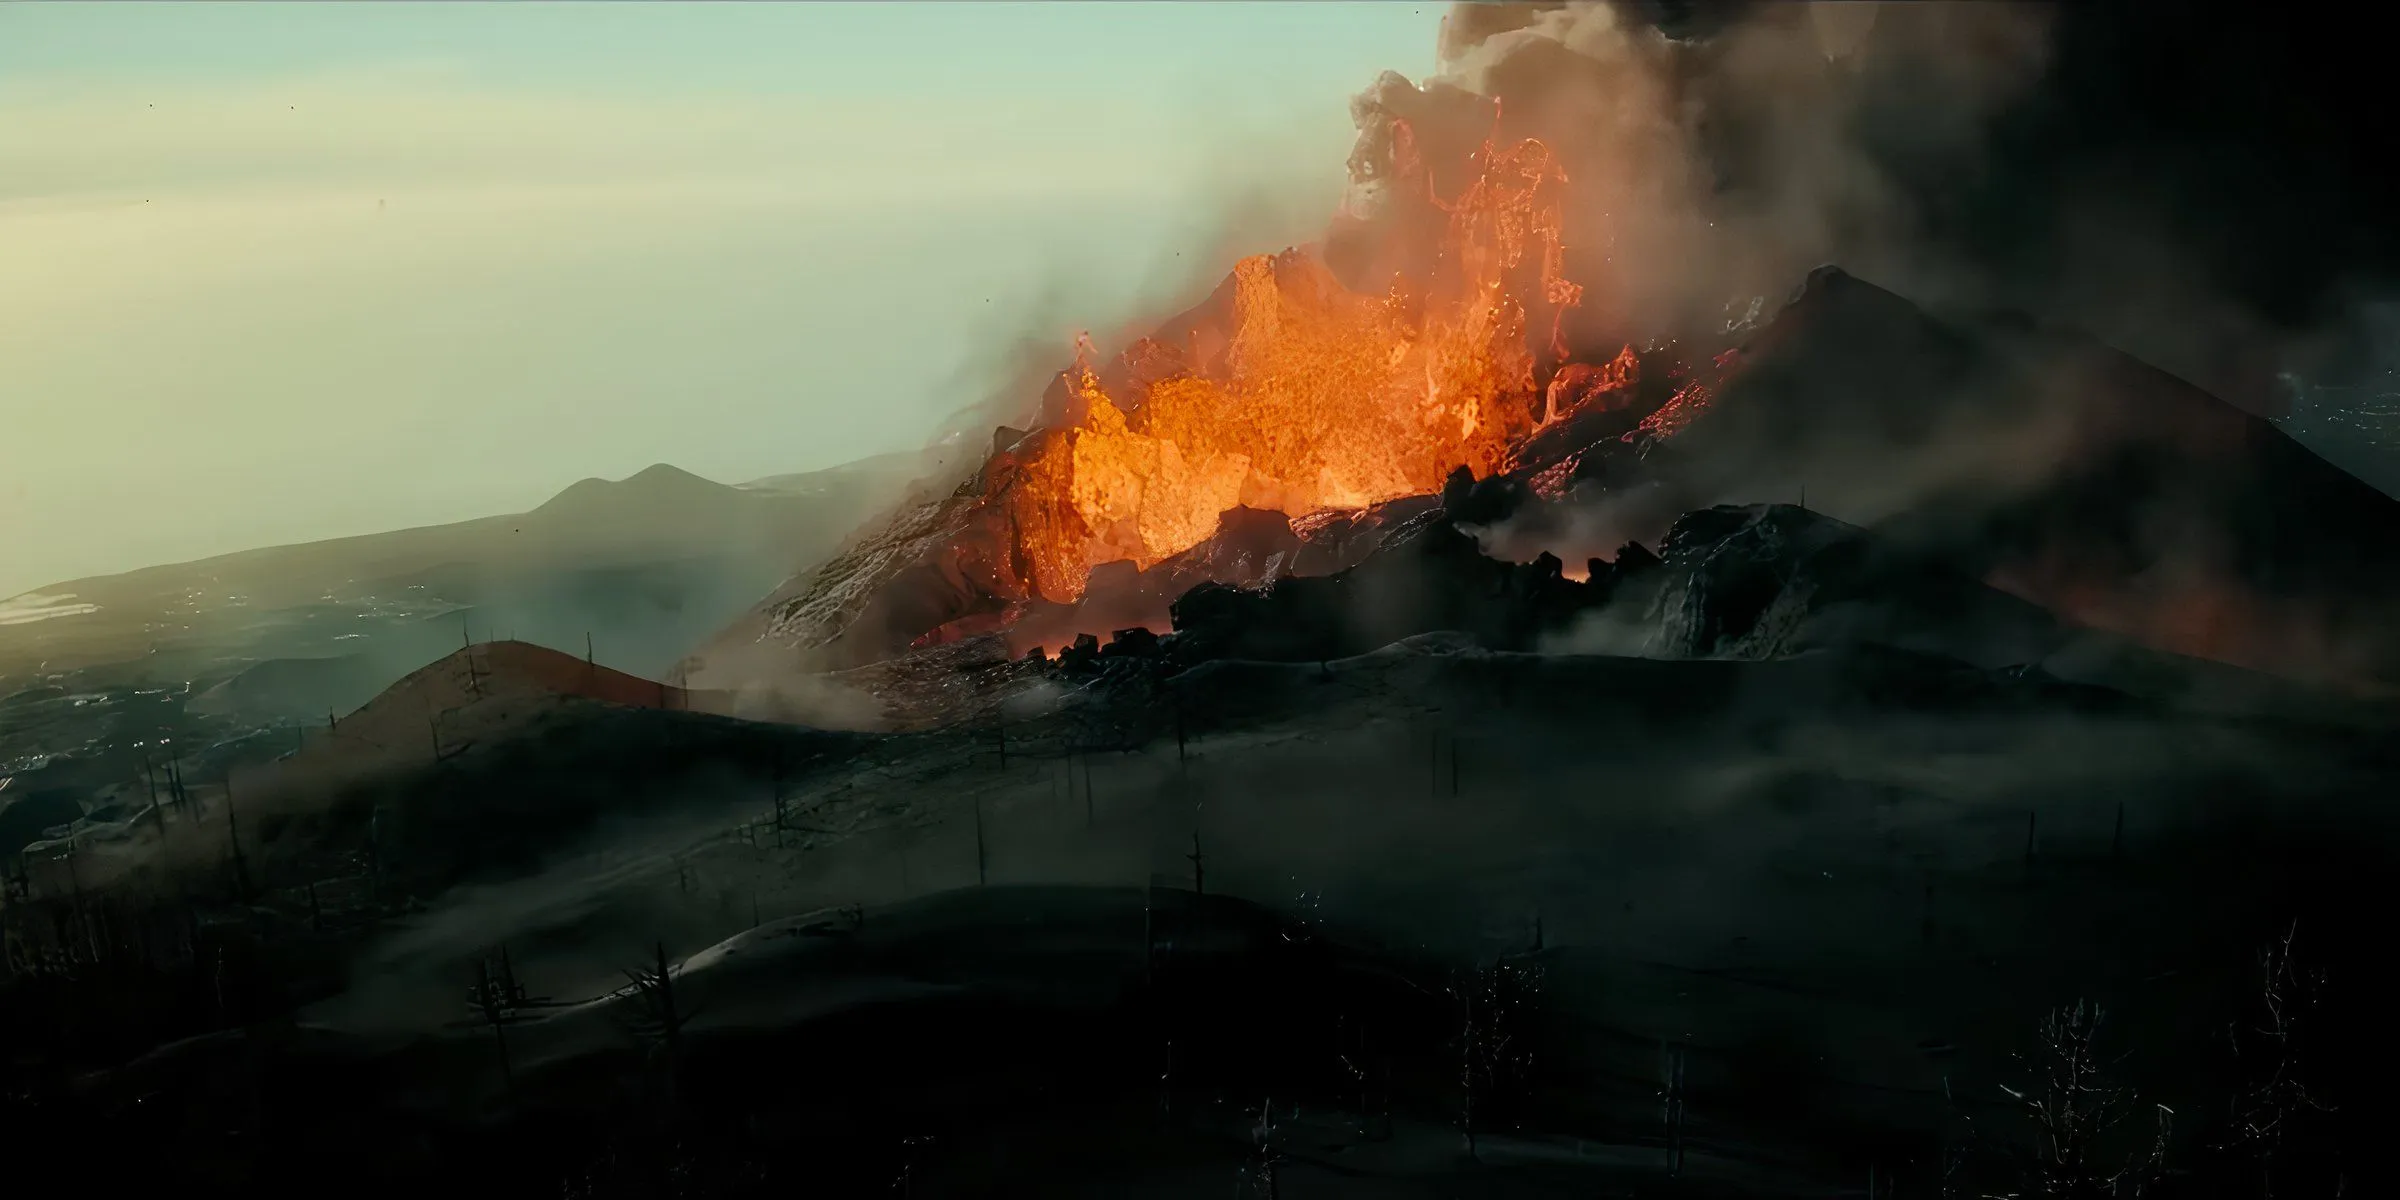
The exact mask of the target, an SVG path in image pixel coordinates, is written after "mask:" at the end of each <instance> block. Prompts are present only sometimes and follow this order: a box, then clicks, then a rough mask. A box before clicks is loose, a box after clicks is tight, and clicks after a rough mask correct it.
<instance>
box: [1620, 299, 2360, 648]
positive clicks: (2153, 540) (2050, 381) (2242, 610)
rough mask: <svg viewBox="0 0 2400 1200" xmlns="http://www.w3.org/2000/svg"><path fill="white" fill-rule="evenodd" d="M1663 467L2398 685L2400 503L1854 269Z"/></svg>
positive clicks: (1778, 324)
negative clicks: (1927, 307)
mask: <svg viewBox="0 0 2400 1200" xmlns="http://www.w3.org/2000/svg"><path fill="white" fill-rule="evenodd" d="M1644 471H1645V473H1646V474H1648V475H1650V476H1651V477H1652V478H1653V479H1655V480H1656V481H1658V482H1659V483H1660V484H1661V485H1662V486H1664V487H1666V488H1667V489H1670V491H1671V492H1672V494H1675V495H1679V496H1682V497H1685V498H1687V500H1689V501H1707V500H1714V501H1723V500H1728V499H1731V500H1737V501H1745V502H1756V501H1776V500H1790V499H1798V498H1800V497H1803V496H1805V497H1806V499H1807V502H1808V505H1809V507H1811V508H1814V509H1817V510H1819V511H1822V512H1826V513H1829V514H1832V515H1833V516H1836V517H1840V518H1844V519H1849V520H1853V521H1856V522H1860V523H1864V524H1872V525H1873V526H1874V527H1876V528H1877V529H1878V530H1879V531H1881V532H1883V533H1884V534H1886V535H1887V536H1888V537H1889V538H1890V539H1891V540H1892V541H1893V542H1894V543H1895V544H1896V545H1899V546H1904V547H1906V548H1908V549H1909V550H1910V552H1911V553H1914V554H1917V555H1919V556H1923V557H1927V558H1931V559H1938V560H1940V561H1941V562H1943V563H1944V564H1946V566H1947V568H1948V569H1950V570H1952V571H1954V572H1956V573H1958V574H1960V575H1963V576H1965V577H1968V578H1971V579H1979V580H1987V581H1992V582H1998V583H2003V584H2005V585H2006V586H2007V587H2008V588H2009V589H2010V590H2011V591H2014V592H2016V593H2018V594H2020V595H2022V596H2025V597H2026V598H2028V599H2030V600H2033V601H2035V602H2036V603H2039V604H2042V605H2045V606H2048V607H2052V608H2055V609H2057V610H2058V611H2060V612H2061V613H2062V614H2063V615H2065V616H2068V617H2070V618H2072V619H2074V620H2077V621H2080V622H2083V623H2086V624H2090V625H2094V626H2097V627H2100V628H2106V629H2111V630H2114V631H2117V632H2121V633H2124V634H2126V635H2128V636H2132V637H2135V638H2137V639H2139V640H2142V641H2144V642H2146V643H2147V644H2149V645H2152V646H2154V647H2157V648H2159V649H2163V650H2169V651H2173V652H2176V653H2183V654H2194V655H2199V656H2203V657H2210V658H2218V659H2222V660H2224V661H2228V662H2235V663H2241V664H2244V665H2253V666H2259V667H2262V668H2265V669H2269V670H2281V669H2290V670H2300V671H2304V672H2305V671H2309V670H2320V671H2331V672H2343V671H2348V672H2351V673H2356V674H2366V675H2383V676H2391V675H2394V674H2400V637H2396V636H2395V634H2394V632H2393V630H2392V629H2391V628H2390V623H2389V621H2388V620H2387V618H2386V613H2388V611H2390V606H2391V604H2392V603H2393V601H2394V600H2400V502H2395V501H2393V500H2392V499H2391V498H2389V497H2386V496H2384V495H2382V494H2381V493H2379V492H2377V491H2375V490H2374V489H2373V488H2371V487H2368V486H2367V485H2365V484H2363V483H2361V482H2359V481H2358V480H2356V479H2353V478H2351V477H2350V476H2348V475H2346V474H2344V473H2343V472H2341V471H2340V470H2339V469H2338V468H2335V467H2334V466H2332V465H2331V464H2329V463H2327V462H2325V461H2324V460H2323V459H2320V458H2318V457H2317V456H2316V455H2314V454H2312V453H2310V452H2309V451H2308V450H2306V449H2305V448H2304V447H2302V446H2300V445H2299V444H2298V443H2297V442H2294V441H2292V440H2291V439H2290V438H2289V437H2287V436H2285V435H2284V434H2283V433H2282V432H2281V431H2279V430H2277V429H2276V428H2274V427H2273V426H2272V425H2271V424H2269V423H2268V422H2266V421H2264V420H2262V419H2260V418H2258V417H2255V416H2252V415H2251V414H2249V413H2247V412H2244V411H2242V410H2241V409H2238V408H2235V407H2234V406H2232V405H2230V404H2227V403H2224V402H2223V401H2220V400H2218V399H2216V398H2215V397H2212V396H2209V395H2208V394H2207V393H2205V392H2201V391H2199V390H2198V389H2196V388H2193V387H2191V386H2190V385H2188V384H2186V383H2184V382H2182V381H2181V380H2178V379H2175V378H2173V377H2172V376H2169V375H2166V374H2164V373H2163V372H2160V371H2157V370H2155V369H2153V368H2150V367H2148V366H2146V365H2144V364H2142V363H2140V362H2138V361H2136V360H2134V359H2131V358H2129V357H2127V356H2125V355H2123V354H2121V353H2118V352H2117V351H2115V350H2112V349H2110V348H2109V347H2107V346H2105V345H2102V344H2100V343H2098V342H2096V341H2093V340H2092V339H2090V338H2087V337H2083V336H2081V335H2078V334H2074V333H2071V332H2063V331H2058V330H2052V329H2046V328H2044V327H2043V326H2041V325H2040V324H2039V323H2037V322H2033V321H2030V320H2028V319H2025V318H2022V317H2017V318H2011V319H1999V318H1977V319H1956V320H1945V319H1939V318H1936V317H1935V316H1933V315H1931V314H1928V313H1927V312H1925V311H1924V310H1922V309H1920V308H1918V307H1917V306H1915V305H1914V304H1911V303H1910V302H1908V301H1907V300H1904V299H1902V298H1901V297H1899V296H1896V295H1894V294H1892V293H1890V292H1888V291H1885V290H1884V289H1882V288H1879V287H1876V286H1874V285H1873V284H1869V283H1866V282H1864V281H1862V280H1859V279H1856V278H1854V277H1852V276H1850V275H1848V274H1846V273H1843V272H1841V271H1839V270H1837V269H1834V268H1821V269H1819V270H1818V271H1816V272H1813V273H1812V274H1811V275H1810V276H1809V278H1808V281H1807V282H1806V284H1805V285H1803V286H1802V287H1801V288H1800V289H1799V291H1798V292H1797V293H1796V294H1795V296H1794V297H1793V299H1792V301H1791V303H1790V304H1788V305H1787V306H1786V307H1785V308H1784V309H1783V310H1782V311H1781V312H1780V313H1779V314H1778V315H1777V316H1776V317H1775V318H1774V320H1773V321H1772V322H1770V323H1769V324H1768V325H1767V326H1765V327H1764V328H1762V329H1761V330H1759V331H1758V332H1757V333H1756V334H1755V335H1754V336H1753V337H1752V338H1751V340H1750V341H1749V343H1748V344H1747V345H1745V346H1744V347H1742V349H1741V351H1740V353H1739V355H1738V358H1737V360H1736V361H1735V363H1734V365H1733V366H1732V367H1731V369H1730V370H1729V371H1728V372H1727V374H1726V376H1725V378H1724V379H1723V381H1722V382H1721V385H1720V386H1719V388H1718V389H1717V392H1716V394H1715V395H1714V396H1713V397H1712V398H1711V400H1710V402H1709V403H1708V404H1707V405H1706V406H1705V407H1704V408H1703V409H1702V410H1701V411H1699V412H1698V413H1697V414H1696V416H1694V418H1693V419H1692V420H1691V422H1690V424H1689V425H1688V426H1687V427H1686V428H1684V429H1683V430H1682V431H1681V432H1680V433H1678V434H1676V435H1675V436H1674V437H1672V438H1670V439H1667V440H1666V441H1665V442H1664V443H1662V444H1661V446H1660V447H1659V449H1658V451H1657V452H1656V453H1655V454H1654V455H1652V456H1651V458H1650V459H1649V460H1648V461H1646V462H1645V463H1644Z"/></svg>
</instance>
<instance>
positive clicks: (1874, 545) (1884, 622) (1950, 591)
mask: <svg viewBox="0 0 2400 1200" xmlns="http://www.w3.org/2000/svg"><path fill="white" fill-rule="evenodd" d="M1662 550H1663V551H1664V553H1663V556H1662V560H1661V562H1660V564H1659V568H1658V569H1656V570H1654V571H1651V572H1647V573H1645V575H1644V576H1643V577H1642V581H1641V582H1640V583H1639V584H1638V585H1636V586H1635V587H1633V588H1631V589H1629V590H1627V591H1626V592H1624V593H1623V594H1624V596H1625V598H1626V600H1627V601H1628V603H1629V604H1631V603H1639V604H1641V605H1642V608H1643V612H1644V615H1645V618H1646V623H1647V633H1648V635H1649V638H1650V642H1649V651H1650V652H1651V653H1653V654H1657V655H1660V656H1663V657H1726V658H1779V657H1784V656H1788V655H1792V654H1798V653H1803V652H1806V651H1810V650H1816V649H1823V648H1828V647H1833V646H1859V645H1877V646H1885V647H1890V648H1894V649H1898V650H1905V651H1909V652H1912V653H1922V654H1934V655H1939V656H1942V657H1945V658H1950V659H1955V660H1958V661H1960V662H1964V663H1969V664H1972V665H1975V666H1977V667H1980V668H1987V669H1988V668H1996V667H2002V666H2010V665H2017V664H2025V663H2033V662H2038V661H2041V660H2042V659H2044V658H2045V657H2047V656H2049V655H2051V654H2053V653H2055V652H2056V651H2058V650H2059V649H2060V648H2061V647H2062V646H2064V645H2066V644H2067V643H2068V642H2069V641H2070V640H2071V638H2072V637H2073V636H2074V635H2073V633H2072V631H2070V630H2069V629H2068V627H2066V626H2065V625H2064V624H2063V623H2061V622H2060V621H2058V620H2057V619H2056V618H2055V617H2053V616H2052V615H2051V614H2050V613H2048V612H2046V611H2044V610H2042V609H2041V608H2039V607H2037V606H2035V605H2033V604H2031V603H2028V602H2026V601H2024V600H2021V599H2018V598H2017V597H2014V596H2011V595H2008V594H2007V593H2005V592H2002V591H1999V590H1998V589H1996V588H1992V587H1989V586H1986V585H1985V584H1983V583H1982V582H1980V581H1979V580H1977V579H1975V578H1974V577H1972V576H1969V575H1964V574H1961V573H1959V572H1957V571H1956V570H1954V569H1952V568H1950V567H1949V566H1948V565H1947V564H1945V563H1943V562H1941V561H1939V560H1938V559H1929V558H1927V557H1925V556H1922V555H1919V554H1917V553H1914V552H1913V551H1911V550H1909V549H1907V548H1906V547H1902V546H1899V545H1896V544H1894V543H1892V542H1890V541H1889V540H1888V539H1884V538H1880V537H1878V536H1876V535H1875V534H1873V533H1870V532H1869V531H1867V530H1864V529H1860V528H1858V527H1857V526H1853V525H1847V524H1844V523H1843V522H1840V521H1836V520H1834V519H1832V518H1830V517H1826V516H1824V515H1822V514H1819V513H1814V512H1810V511H1808V510H1807V509H1803V508H1798V507H1795V506H1793V505H1788V504H1773V505H1752V506H1747V507H1734V506H1721V507H1716V508H1708V509H1701V510H1699V511H1696V512H1691V513H1686V514H1684V516H1683V517H1682V518H1681V519H1680V520H1678V521H1676V522H1675V527H1674V529H1673V530H1672V531H1670V532H1669V533H1668V535H1667V538H1666V540H1665V542H1664V543H1662Z"/></svg>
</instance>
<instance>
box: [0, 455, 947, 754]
mask: <svg viewBox="0 0 2400 1200" xmlns="http://www.w3.org/2000/svg"><path fill="white" fill-rule="evenodd" d="M906 459H907V456H886V457H885V458H882V459H875V460H868V461H867V462H864V463H860V464H856V465H855V469H852V468H836V469H834V470H831V471H826V472H818V473H816V476H815V478H816V480H817V482H816V484H815V485H813V486H811V487H808V488H804V489H799V490H777V489H772V488H737V487H729V486H726V485H723V484H719V483H715V482H712V481H709V480H706V479H702V478H700V477H699V476H696V475H693V474H691V473H689V472H686V471H682V470H678V469H676V468H674V467H670V466H665V465H659V466H653V467H650V468H648V469H646V470H643V471H641V472H638V473H636V474H634V475H632V476H630V477H628V478H626V479H622V480H616V481H608V480H600V479H587V480H583V481H582V482H579V483H576V484H574V485H572V486H570V487H568V488H566V489H564V490H563V491H561V492H560V493H558V494H557V495H556V496H554V497H552V498H551V499H550V500H548V501H546V502H545V503H543V504H541V505H539V506H537V507H535V508H534V509H532V510H530V511H528V512H524V513H518V514H513V515H506V516H494V517H485V518H480V519H477V520H472V521H463V522H458V523H455V524H449V525H438V526H427V527H422V528H416V529H404V530H395V531H392V532H388V533H378V534H367V535H362V536H358V537H348V538H337V539H333V540H330V541H323V542H312V543H307V544H303V545H294V546H276V547H267V548H262V549H258V550H249V551H243V552H240V553H236V554H228V555H221V556H218V557H215V558H209V559H202V560H198V561H194V562H188V563H176V564H169V565H163V566H157V567H148V568H144V569H142V570H138V571H131V572H127V573H125V574H122V575H112V576H105V577H99V578H92V579H79V580H71V581H67V582H64V583H59V584H54V585H49V586H46V587H44V588H42V589H40V594H41V596H42V597H43V602H42V603H41V604H40V605H38V606H19V607H21V608H23V609H24V611H23V612H22V613H20V614H19V616H20V617H22V618H24V619H22V620H19V621H15V622H11V623H7V624H0V678H9V677H16V676H27V677H30V676H31V675H33V674H34V673H35V672H36V670H37V667H38V669H39V670H43V671H47V672H50V673H54V674H55V673H58V672H60V671H71V670H78V669H89V668H95V667H112V668H113V669H115V670H116V671H117V673H118V674H119V675H128V674H129V675H131V676H132V677H134V678H138V679H140V680H143V681H147V682H163V683H168V684H174V685H180V684H182V683H184V682H186V681H191V682H193V683H195V684H196V686H197V687H199V688H202V689H206V688H209V687H213V686H215V685H217V684H218V683H221V682H223V681H225V680H226V679H228V678H230V677H231V676H233V675H235V674H237V673H240V672H243V671H245V670H248V669H250V668H252V667H253V666H255V665H258V664H262V663H266V662H270V661H274V660H286V659H289V660H332V659H340V660H346V661H344V662H342V663H340V664H338V665H328V666H317V665H301V666H285V667H277V668H273V669H272V670H271V672H270V675H273V674H284V675H291V676H308V675H314V676H332V677H338V678H339V679H340V680H341V681H342V682H341V684H340V686H337V687H334V688H333V689H332V691H333V692H334V694H336V695H337V696H354V695H357V694H358V689H359V687H361V686H364V687H366V688H367V689H368V691H369V692H370V693H371V691H372V690H373V688H374V687H379V686H381V685H382V684H383V683H388V682H390V681H391V680H394V679H397V678H399V676H400V675H402V674H404V673H405V672H406V671H407V670H409V669H411V668H414V667H416V666H419V665H422V664H423V663H424V662H425V661H427V659H429V658H430V657H432V656H433V655H435V654H438V653H440V652H441V650H442V649H443V648H444V647H445V646H456V645H458V644H460V643H461V642H462V641H463V640H466V639H467V638H470V637H471V638H474V639H477V640H484V639H489V638H491V637H493V636H495V635H502V636H514V637H516V638H519V639H522V640H527V641H534V642H540V643H543V644H546V645H550V646H553V647H556V648H559V649H562V650H569V651H571V652H574V653H578V654H580V653H581V652H582V651H583V649H584V646H585V640H586V636H587V635H589V636H590V638H591V639H592V640H593V641H594V642H595V643H596V650H597V653H598V654H599V656H600V658H601V660H602V661H604V662H608V663H611V664H614V665H616V666H619V667H621V668H624V669H627V670H632V671H635V672H637V673H649V674H657V673H663V672H664V671H665V670H666V668H667V667H668V665H669V664H671V663H672V662H673V661H674V659H675V657H676V655H677V654H678V653H679V652H680V651H681V650H682V649H684V648H685V647H686V646H688V645H689V644H690V643H691V642H693V641H695V640H697V639H698V638H700V637H701V636H703V635H705V634H706V633H708V632H709V631H712V630H714V629H716V628H719V627H721V626H722V625H723V624H724V623H725V621H726V620H728V619H730V618H731V617H732V616H734V615H736V614H738V613H739V612H741V611H742V609H743V608H744V607H746V606H747V605H749V604H751V603H753V602H755V601H756V600H757V599H758V598H759V597H761V596H763V595H765V594H767V592H769V591H771V590H772V589H773V588H774V586H775V585H776V584H777V583H778V582H780V581H781V580H783V579H784V578H786V577H788V576H789V575H790V574H791V573H792V572H793V571H794V570H795V569H798V568H800V567H803V566H805V565H807V564H808V563H810V562H813V561H814V560H815V559H816V558H818V557H821V556H822V555H824V554H826V553H828V552H829V551H830V550H831V549H832V547H833V546H834V544H835V543H836V542H838V541H839V539H840V538H842V537H843V536H844V535H845V534H847V533H848V532H849V530H850V529H851V528H852V527H853V526H854V525H856V524H857V523H858V521H860V520H861V519H862V518H863V517H864V516H865V515H866V514H867V513H870V512H872V511H874V510H875V509H876V508H877V507H878V506H880V505H881V504H883V503H886V502H887V501H888V499H889V498H890V494H891V490H892V489H896V488H898V487H899V486H901V483H902V482H903V481H904V479H905V477H906V475H907V474H908V472H907V470H906V469H905V464H906ZM37 611H38V612H39V613H41V614H43V615H44V619H39V620H34V619H30V618H31V615H32V614H34V613H36V612H37ZM50 614H56V615H50ZM435 618H446V620H447V623H446V624H443V625H439V626H435V627H428V625H427V624H426V623H427V622H428V621H431V620H433V619H435ZM254 682H256V683H269V682H273V681H272V680H271V679H268V678H266V677H262V678H261V679H259V680H256V681H254ZM325 690H326V689H324V688H320V687H316V686H314V685H310V686H302V687H297V688H283V687H274V686H268V687H258V688H236V689H233V690H231V691H229V692H228V693H226V694H224V695H222V696H220V697H219V699H220V700H222V701H224V702H225V703H227V704H231V705H235V706H236V707H237V710H238V711H241V712H245V713H247V714H248V715H250V716H252V717H254V718H256V719H261V720H289V719H294V718H297V717H304V716H307V715H308V711H309V708H310V707H312V706H313V705H314V704H315V702H316V701H317V700H319V699H321V698H322V695H323V693H324V692H325ZM287 691H290V692H295V693H297V695H295V696H294V697H292V698H291V699H290V701H289V702H285V698H284V697H283V695H282V693H284V692H287ZM254 696H255V697H256V698H257V699H258V700H259V701H260V703H259V704H257V705H254V706H250V707H246V708H244V707H241V706H244V705H248V704H249V701H250V700H251V699H252V698H253V697H254ZM302 701H306V703H302Z"/></svg>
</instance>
